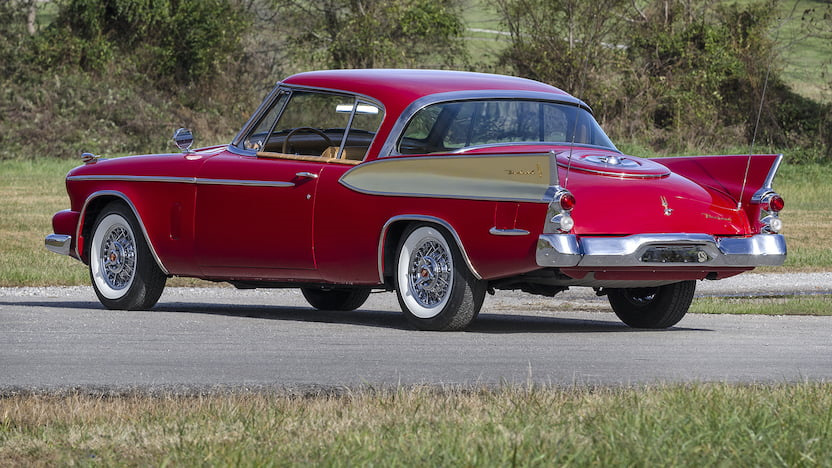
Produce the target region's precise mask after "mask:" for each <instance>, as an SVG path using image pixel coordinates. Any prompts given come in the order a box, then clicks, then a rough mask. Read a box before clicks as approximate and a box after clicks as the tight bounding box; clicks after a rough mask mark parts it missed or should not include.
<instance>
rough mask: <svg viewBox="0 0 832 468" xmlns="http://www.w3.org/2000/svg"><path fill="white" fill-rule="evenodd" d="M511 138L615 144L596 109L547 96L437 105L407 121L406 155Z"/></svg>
mask: <svg viewBox="0 0 832 468" xmlns="http://www.w3.org/2000/svg"><path fill="white" fill-rule="evenodd" d="M508 143H555V144H563V143H567V144H572V143H574V144H581V145H592V146H600V147H604V148H610V149H615V145H613V144H612V142H611V141H610V140H609V138H608V137H607V135H605V134H604V131H603V130H601V127H600V126H599V125H598V123H597V122H596V121H595V119H594V118H593V117H592V114H590V113H589V112H587V111H586V110H585V109H582V108H580V107H577V106H574V105H569V104H563V103H556V102H546V101H526V100H501V99H494V100H476V101H454V102H443V103H438V104H433V105H430V106H427V107H425V108H423V109H421V110H419V111H418V112H417V113H416V114H415V115H414V116H413V118H411V119H410V122H409V123H408V124H407V127H406V128H405V131H404V133H403V134H402V138H401V139H400V140H399V144H398V151H399V153H401V154H423V153H444V152H452V151H460V150H464V149H465V148H471V147H477V146H488V145H500V144H508Z"/></svg>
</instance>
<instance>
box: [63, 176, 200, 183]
mask: <svg viewBox="0 0 832 468" xmlns="http://www.w3.org/2000/svg"><path fill="white" fill-rule="evenodd" d="M66 180H67V181H87V180H111V181H116V182H167V183H180V184H193V183H196V178H195V177H174V176H132V175H110V174H107V175H83V176H67V178H66Z"/></svg>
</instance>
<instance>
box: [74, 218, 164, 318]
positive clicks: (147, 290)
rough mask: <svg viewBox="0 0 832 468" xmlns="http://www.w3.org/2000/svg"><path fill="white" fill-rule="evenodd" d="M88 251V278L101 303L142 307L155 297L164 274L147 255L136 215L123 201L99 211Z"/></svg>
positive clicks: (148, 305)
mask: <svg viewBox="0 0 832 468" xmlns="http://www.w3.org/2000/svg"><path fill="white" fill-rule="evenodd" d="M89 252H90V280H91V281H92V286H93V289H95V294H96V295H97V296H98V300H100V301H101V303H102V304H104V306H105V307H107V308H108V309H121V310H144V309H149V308H151V307H153V306H154V305H155V304H156V301H158V300H159V296H161V295H162V291H163V290H164V289H165V282H166V281H167V277H166V276H165V274H164V273H163V272H162V270H161V269H160V268H159V265H157V264H156V260H155V259H154V258H153V256H152V255H151V253H150V249H149V248H148V246H147V243H146V242H145V240H144V237H143V236H142V235H141V231H140V228H139V223H138V221H137V220H136V217H135V216H134V215H133V212H132V211H130V208H128V207H127V206H126V205H125V204H124V203H121V202H114V203H110V204H109V205H107V206H106V207H105V208H104V210H102V211H101V213H100V214H99V216H98V218H97V219H96V222H95V227H94V228H93V236H92V244H91V245H90V250H89Z"/></svg>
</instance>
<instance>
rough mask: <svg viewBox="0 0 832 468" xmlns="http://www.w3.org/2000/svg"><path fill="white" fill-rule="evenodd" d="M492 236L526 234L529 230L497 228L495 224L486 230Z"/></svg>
mask: <svg viewBox="0 0 832 468" xmlns="http://www.w3.org/2000/svg"><path fill="white" fill-rule="evenodd" d="M488 233H489V234H491V235H492V236H528V235H529V231H527V230H525V229H498V228H497V226H494V227H492V228H491V229H489V230H488Z"/></svg>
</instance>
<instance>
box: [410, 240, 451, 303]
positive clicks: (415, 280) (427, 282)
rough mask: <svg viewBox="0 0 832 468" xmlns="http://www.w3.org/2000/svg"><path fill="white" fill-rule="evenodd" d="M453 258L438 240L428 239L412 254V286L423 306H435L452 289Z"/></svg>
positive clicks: (415, 297) (416, 297) (415, 296)
mask: <svg viewBox="0 0 832 468" xmlns="http://www.w3.org/2000/svg"><path fill="white" fill-rule="evenodd" d="M453 265H454V264H453V259H452V258H451V254H450V252H448V250H446V249H445V247H444V246H443V245H442V244H440V243H439V242H437V241H436V240H426V241H425V242H423V243H422V244H421V245H420V246H419V247H417V248H416V250H415V251H414V252H413V253H412V254H411V256H410V286H411V288H413V292H414V299H416V301H417V302H419V304H421V305H422V306H423V307H426V308H430V307H435V306H436V305H437V304H439V303H441V302H442V301H443V300H444V299H445V298H446V296H447V295H448V294H449V293H450V291H451V285H452V283H453Z"/></svg>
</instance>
